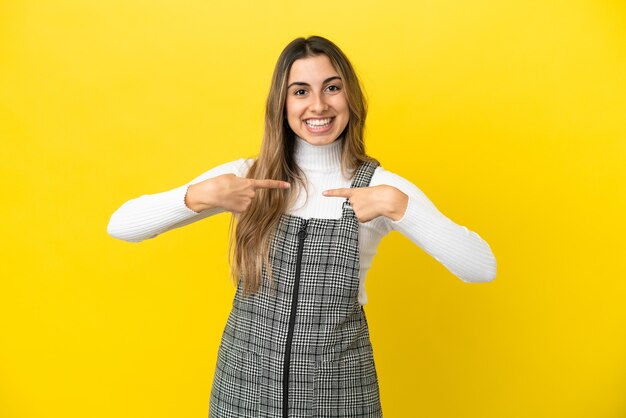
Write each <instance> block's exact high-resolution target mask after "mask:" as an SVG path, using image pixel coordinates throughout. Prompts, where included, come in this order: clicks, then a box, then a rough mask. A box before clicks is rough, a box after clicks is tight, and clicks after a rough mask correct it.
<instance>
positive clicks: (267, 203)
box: [229, 36, 374, 295]
mask: <svg viewBox="0 0 626 418" xmlns="http://www.w3.org/2000/svg"><path fill="white" fill-rule="evenodd" d="M322 54H324V55H326V56H328V58H329V59H330V62H331V63H332V65H333V67H334V68H335V70H336V71H337V73H338V74H339V76H340V77H341V79H342V80H343V84H344V91H345V94H346V100H347V102H348V107H349V113H350V117H349V120H348V125H347V126H346V129H345V130H344V131H343V133H342V134H341V135H340V138H338V139H337V140H340V139H341V137H342V136H343V145H342V151H341V170H342V174H343V175H344V176H345V177H346V178H351V177H352V176H353V175H354V171H355V170H356V168H357V167H358V166H359V165H360V164H361V163H362V162H364V161H371V160H374V159H373V158H371V157H369V156H368V155H367V154H366V153H365V144H364V142H363V131H364V127H365V117H366V116H367V102H366V99H365V96H364V94H363V91H362V89H361V86H360V83H359V79H358V77H357V75H356V73H355V71H354V68H353V67H352V64H350V61H349V60H348V58H347V57H346V56H345V55H344V53H343V52H342V51H341V50H340V49H339V48H338V47H337V46H336V45H335V44H334V43H332V42H331V41H329V40H328V39H325V38H322V37H320V36H311V37H309V38H297V39H294V40H293V41H292V42H290V43H289V44H288V45H287V46H286V47H285V49H284V50H283V51H282V53H281V54H280V56H279V57H278V61H277V63H276V67H275V68H274V74H273V76H272V83H271V86H270V91H269V94H268V97H267V103H266V108H265V132H264V135H263V142H262V144H261V150H260V152H259V154H258V157H257V158H256V160H255V161H254V163H253V164H252V166H251V167H250V169H249V170H248V173H247V175H246V178H250V179H274V180H282V181H286V182H289V183H291V188H289V189H258V190H257V191H256V192H255V193H256V194H255V198H254V199H253V200H252V202H251V204H250V206H249V207H248V209H247V210H246V211H245V212H243V213H241V214H238V215H235V214H233V216H232V218H231V223H230V245H229V253H230V264H231V273H232V278H233V279H234V282H235V284H239V281H240V280H242V281H243V283H242V284H243V291H244V295H249V294H251V293H256V292H257V291H258V290H259V288H260V286H261V280H262V267H263V265H265V266H266V267H267V272H268V276H269V279H270V281H272V273H271V263H270V262H269V256H270V255H269V248H270V242H271V239H272V234H273V232H274V231H275V229H276V226H277V225H278V222H279V220H280V217H281V215H282V214H283V213H284V212H285V211H286V209H287V208H289V207H290V206H291V205H292V204H293V203H294V202H295V199H296V198H297V196H298V191H299V190H301V188H303V189H305V190H306V179H305V175H304V173H303V172H302V170H301V169H300V168H299V167H298V166H297V164H296V162H295V160H294V150H295V133H294V132H293V130H291V128H290V127H289V124H288V123H287V118H286V116H285V102H286V97H287V80H288V78H289V72H290V70H291V66H292V65H293V63H294V62H295V61H296V60H298V59H301V58H307V57H311V56H317V55H322ZM235 218H238V222H237V225H236V228H235V229H233V224H234V220H235ZM233 230H234V233H233Z"/></svg>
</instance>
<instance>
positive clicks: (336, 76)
mask: <svg viewBox="0 0 626 418" xmlns="http://www.w3.org/2000/svg"><path fill="white" fill-rule="evenodd" d="M333 80H341V77H339V76H338V75H334V76H332V77H328V78H327V79H326V80H324V82H323V83H322V84H326V83H328V82H331V81H333ZM294 85H295V86H311V85H310V84H309V83H305V82H304V81H294V82H293V83H291V84H290V85H288V86H287V89H290V88H291V86H294Z"/></svg>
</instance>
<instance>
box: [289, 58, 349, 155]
mask: <svg viewBox="0 0 626 418" xmlns="http://www.w3.org/2000/svg"><path fill="white" fill-rule="evenodd" d="M287 86H288V87H287V100H286V103H285V108H286V112H287V121H288V122H289V126H290V127H291V129H292V130H293V131H294V132H295V133H296V135H298V136H299V137H300V138H302V139H304V140H305V141H306V142H308V143H309V144H312V145H326V144H330V143H331V142H333V141H334V140H335V139H337V138H338V137H339V135H341V133H342V132H343V131H344V129H345V128H346V126H347V125H348V120H349V119H350V112H349V108H348V101H347V100H346V94H345V91H344V85H343V81H342V80H341V77H339V74H338V73H337V71H336V70H335V68H334V67H333V65H332V63H331V62H330V59H329V58H328V56H326V55H324V54H322V55H317V56H313V57H306V58H301V59H298V60H296V61H294V63H293V65H292V66H291V71H290V72H289V78H288V80H287Z"/></svg>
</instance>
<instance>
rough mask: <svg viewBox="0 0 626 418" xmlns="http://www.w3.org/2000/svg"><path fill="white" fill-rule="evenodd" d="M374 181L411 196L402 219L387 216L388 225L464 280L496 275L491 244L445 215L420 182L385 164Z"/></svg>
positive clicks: (481, 278) (475, 279) (476, 280)
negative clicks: (390, 168)
mask: <svg viewBox="0 0 626 418" xmlns="http://www.w3.org/2000/svg"><path fill="white" fill-rule="evenodd" d="M374 180H375V181H374ZM371 184H372V185H377V184H388V185H391V186H394V187H396V188H398V189H399V190H400V191H402V192H404V193H405V194H406V195H408V197H409V201H408V205H407V208H406V212H405V213H404V215H403V217H402V218H401V219H399V220H397V221H394V220H392V219H390V218H386V217H385V219H386V222H387V225H388V228H390V229H392V230H396V231H398V232H400V233H402V234H403V235H404V236H406V237H407V238H408V239H410V240H411V241H412V242H413V243H415V244H416V245H417V246H419V247H420V248H421V249H423V250H424V251H425V252H426V253H427V254H429V255H430V256H432V257H433V258H434V259H435V260H437V261H439V262H440V263H441V264H443V265H444V266H445V267H446V268H447V269H448V270H449V271H450V272H451V273H452V274H454V275H455V276H457V277H458V278H459V279H461V280H462V281H464V282H489V281H492V280H494V279H495V277H496V269H497V268H496V267H497V266H496V259H495V256H494V254H493V252H492V250H491V248H490V246H489V244H487V242H486V241H485V240H484V239H482V238H481V237H480V235H478V234H477V233H476V232H473V231H471V230H469V229H468V228H467V227H465V226H462V225H458V224H456V223H454V222H453V221H452V220H450V219H448V218H447V217H446V216H445V215H443V214H442V213H441V212H440V211H439V210H438V209H437V208H436V207H435V205H434V204H433V203H432V202H431V201H430V200H429V199H428V197H427V196H426V195H425V194H424V193H423V192H422V191H421V190H420V189H419V188H418V187H417V186H415V185H414V184H413V183H411V182H410V181H408V180H406V179H404V178H403V177H401V176H399V175H397V174H394V173H392V172H390V171H387V170H385V169H383V168H382V167H380V168H379V169H378V170H377V172H376V175H375V177H374V178H372V183H371Z"/></svg>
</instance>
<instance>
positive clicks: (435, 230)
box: [107, 136, 496, 305]
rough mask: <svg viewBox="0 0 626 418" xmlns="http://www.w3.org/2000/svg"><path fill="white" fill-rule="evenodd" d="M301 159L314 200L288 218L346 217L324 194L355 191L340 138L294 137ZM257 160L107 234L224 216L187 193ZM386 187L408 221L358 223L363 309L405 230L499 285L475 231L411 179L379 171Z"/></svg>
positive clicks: (124, 213) (126, 210) (130, 214)
mask: <svg viewBox="0 0 626 418" xmlns="http://www.w3.org/2000/svg"><path fill="white" fill-rule="evenodd" d="M295 140H296V147H295V160H296V163H297V164H298V166H299V167H300V168H301V169H302V171H303V172H304V173H305V175H306V178H307V187H308V190H309V195H308V199H307V196H306V193H304V191H303V193H301V194H300V195H299V196H298V199H297V201H296V203H295V205H294V206H293V207H292V208H291V209H290V210H289V211H288V212H287V213H289V214H292V215H295V216H300V217H302V218H305V219H308V218H311V217H315V218H340V217H341V210H342V204H343V202H344V201H345V198H339V197H326V196H323V195H322V192H323V191H324V190H328V189H337V188H348V187H350V184H351V182H352V181H351V179H346V178H344V177H343V175H342V174H341V165H340V162H341V140H342V139H341V138H340V139H339V140H336V141H334V142H333V143H331V144H327V145H312V144H309V143H308V142H306V141H305V140H304V139H302V138H299V137H297V136H296V137H295ZM253 161H254V159H251V158H250V159H243V158H242V159H239V160H235V161H231V162H227V163H225V164H222V165H219V166H216V167H214V168H212V169H210V170H208V171H206V172H205V173H203V174H201V175H199V176H198V177H196V178H195V179H193V180H192V181H190V182H189V183H186V184H184V185H182V186H180V187H177V188H175V189H172V190H169V191H165V192H162V193H156V194H148V195H142V196H139V197H137V198H135V199H131V200H129V201H127V202H126V203H124V204H123V205H122V206H121V207H120V208H119V209H118V210H117V211H115V213H113V215H112V216H111V219H110V221H109V224H108V227H107V232H108V233H109V235H111V236H112V237H114V238H118V239H121V240H124V241H129V242H140V241H143V240H145V239H149V238H154V237H156V236H157V235H159V234H162V233H164V232H166V231H169V230H171V229H174V228H178V227H181V226H184V225H188V224H190V223H193V222H197V221H199V220H201V219H204V218H207V217H209V216H213V215H217V214H218V213H222V212H225V210H224V209H221V208H213V209H207V210H204V211H202V212H199V213H198V212H195V211H193V210H192V209H190V208H188V207H187V206H186V205H185V195H186V193H187V188H188V187H189V186H190V185H192V184H196V183H199V182H201V181H203V180H206V179H209V178H213V177H216V176H219V175H222V174H228V173H230V174H235V175H237V176H240V177H245V176H246V173H247V171H248V169H249V168H250V166H251V164H252V162H253ZM381 184H387V185H390V186H393V187H396V188H397V189H399V190H400V191H402V192H404V193H405V194H406V195H407V196H408V197H409V199H408V206H407V208H406V212H405V213H404V215H403V217H402V218H400V219H399V220H397V221H394V220H392V219H391V218H388V217H386V216H379V217H377V218H374V219H372V220H371V221H368V222H364V223H360V224H359V248H360V267H361V272H360V286H359V303H360V304H361V305H365V304H366V303H367V294H366V292H365V276H366V275H367V272H368V270H369V268H370V266H371V265H372V259H373V258H374V254H376V248H377V247H378V244H379V243H380V240H381V239H382V238H383V237H384V236H385V235H387V234H388V233H389V232H391V231H392V230H395V231H398V232H400V233H401V234H403V235H404V236H406V237H407V238H408V239H409V240H411V241H412V242H413V243H415V244H416V245H417V246H418V247H420V248H421V249H422V250H424V251H425V252H426V253H427V254H429V255H431V256H432V257H433V258H435V259H436V260H437V261H439V262H440V263H441V264H443V265H444V266H445V267H446V268H447V269H448V270H449V271H450V272H451V273H452V274H454V275H455V276H457V277H458V278H459V279H461V280H462V281H464V282H488V281H491V280H493V279H495V276H496V259H495V257H494V255H493V252H492V251H491V248H490V247H489V245H488V244H487V242H486V241H485V240H483V239H482V238H481V237H480V236H479V235H478V234H477V233H476V232H473V231H470V230H469V229H467V228H466V227H465V226H462V225H458V224H456V223H454V222H452V221H451V220H450V219H448V218H447V217H446V216H445V215H443V214H442V213H441V212H440V211H439V210H438V209H437V208H436V207H435V205H434V204H433V203H432V202H431V201H430V200H429V199H428V197H426V195H425V194H424V193H423V192H422V191H421V190H420V189H419V188H417V187H416V186H415V185H414V184H412V183H411V182H410V181H408V180H406V179H404V178H403V177H400V176H399V175H397V174H394V173H392V172H391V171H387V170H385V169H384V168H383V167H381V166H378V167H377V168H376V170H375V171H374V174H373V176H372V179H371V181H370V186H377V185H381Z"/></svg>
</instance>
